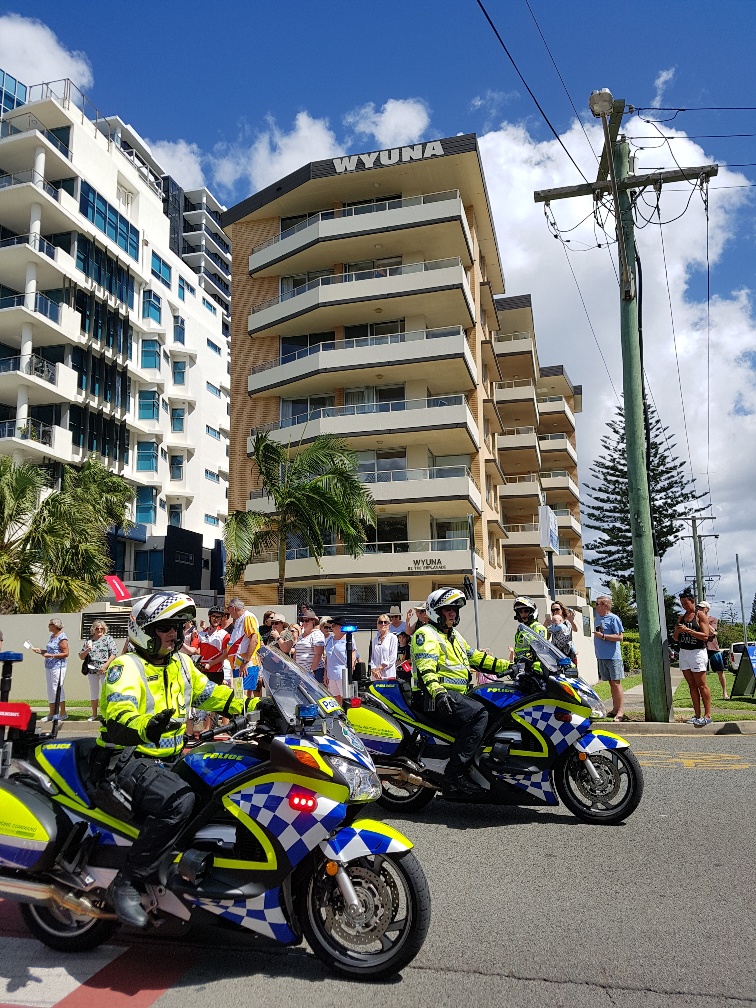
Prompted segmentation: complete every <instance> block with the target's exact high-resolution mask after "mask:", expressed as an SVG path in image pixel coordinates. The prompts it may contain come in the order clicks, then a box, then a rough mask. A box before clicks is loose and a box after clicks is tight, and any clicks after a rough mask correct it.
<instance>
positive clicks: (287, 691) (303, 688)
mask: <svg viewBox="0 0 756 1008" xmlns="http://www.w3.org/2000/svg"><path fill="white" fill-rule="evenodd" d="M257 661H258V664H259V666H260V672H261V674H262V677H263V679H264V680H265V685H266V686H267V687H268V692H269V693H270V695H271V697H272V698H273V700H274V701H275V703H276V706H277V707H278V709H279V711H280V712H281V714H282V716H283V717H284V719H285V720H286V721H287V722H288V723H289V724H290V725H294V724H296V721H297V708H298V707H300V706H305V707H307V706H312V705H315V706H317V707H318V709H319V710H320V711H321V716H322V715H323V714H325V715H328V716H337V717H342V716H343V714H342V711H341V709H340V708H339V705H338V702H337V701H334V698H333V697H332V696H331V694H330V693H329V692H328V690H326V689H324V688H323V687H322V686H321V685H320V683H319V682H318V681H317V680H316V679H315V677H314V676H312V675H307V674H306V673H304V672H303V671H302V669H301V668H300V667H299V666H298V665H296V664H295V663H294V662H293V661H291V660H290V659H289V658H287V657H286V656H285V655H284V654H282V653H281V652H280V651H277V650H274V649H273V648H269V647H265V645H264V644H263V645H261V646H260V649H259V651H258V652H257Z"/></svg>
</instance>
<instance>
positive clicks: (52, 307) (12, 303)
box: [0, 294, 60, 322]
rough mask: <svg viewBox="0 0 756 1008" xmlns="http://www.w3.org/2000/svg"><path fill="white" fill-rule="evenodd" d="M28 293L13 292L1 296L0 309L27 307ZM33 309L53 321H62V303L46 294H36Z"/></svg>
mask: <svg viewBox="0 0 756 1008" xmlns="http://www.w3.org/2000/svg"><path fill="white" fill-rule="evenodd" d="M26 299H27V295H26V294H11V295H10V296H9V297H4V298H0V311H2V309H3V308H25V307H28V306H27V304H26ZM32 311H35V312H39V314H40V315H44V316H45V318H49V319H50V321H51V322H60V305H59V304H56V303H55V302H54V301H51V300H50V299H49V298H46V297H45V295H44V294H35V295H34V307H33V309H32Z"/></svg>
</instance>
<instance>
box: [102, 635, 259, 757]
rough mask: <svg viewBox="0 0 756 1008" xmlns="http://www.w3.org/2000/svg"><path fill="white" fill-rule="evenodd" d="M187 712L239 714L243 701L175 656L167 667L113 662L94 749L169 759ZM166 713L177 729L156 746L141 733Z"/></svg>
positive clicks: (130, 659)
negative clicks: (131, 748) (194, 709)
mask: <svg viewBox="0 0 756 1008" xmlns="http://www.w3.org/2000/svg"><path fill="white" fill-rule="evenodd" d="M192 707H200V708H202V710H210V711H221V712H222V713H223V714H225V715H227V716H233V715H235V714H241V713H242V712H243V710H244V701H243V700H239V699H236V698H235V697H234V691H233V690H232V689H230V687H228V686H216V685H215V683H212V682H210V680H209V679H208V678H207V676H204V675H203V674H202V673H201V672H200V670H199V669H198V668H197V666H196V665H195V664H194V662H193V661H192V660H191V659H190V658H189V656H188V655H185V654H181V652H179V653H177V654H174V655H173V656H172V657H171V658H170V660H169V661H168V663H167V664H166V665H151V664H150V663H149V662H147V661H145V660H144V659H143V658H141V657H140V656H139V655H137V654H134V653H130V654H125V655H121V656H120V657H119V658H116V659H115V660H114V661H113V662H112V663H111V664H110V665H109V666H108V671H107V672H106V673H105V682H104V683H103V684H102V690H101V694H100V710H101V712H102V717H103V720H104V721H105V724H104V725H103V727H102V729H101V730H100V735H99V737H98V739H97V743H98V745H100V746H107V747H108V748H111V749H125V748H126V747H127V746H134V747H135V751H136V752H137V753H141V754H143V755H145V756H156V757H163V758H170V757H173V756H177V755H178V754H179V753H180V752H181V750H182V748H183V746H184V741H185V738H184V729H185V724H184V722H185V721H186V719H187V717H188V716H189V711H190V709H191V708H192ZM164 710H170V711H171V713H172V715H173V717H174V718H175V719H176V720H178V721H180V722H181V727H180V728H176V729H174V730H172V731H166V732H164V733H163V735H162V737H161V738H160V741H159V742H158V744H157V745H156V744H155V743H154V742H151V741H150V740H149V739H148V738H147V736H146V735H145V732H146V730H147V725H148V724H149V722H150V719H151V718H152V717H154V715H155V714H160V712H161V711H164Z"/></svg>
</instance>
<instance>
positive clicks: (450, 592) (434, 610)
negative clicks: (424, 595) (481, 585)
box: [425, 588, 467, 626]
mask: <svg viewBox="0 0 756 1008" xmlns="http://www.w3.org/2000/svg"><path fill="white" fill-rule="evenodd" d="M466 602H467V599H466V598H465V595H464V592H461V591H460V590H459V588H437V589H436V590H435V591H432V592H431V593H430V595H429V596H428V599H427V601H426V603H425V611H426V612H427V613H428V619H429V620H430V621H431V623H435V624H438V622H439V620H440V619H441V613H440V612H439V609H440V608H441V607H442V606H454V608H455V609H456V610H457V618H456V619H455V621H454V624H453V625H454V626H457V625H458V624H459V610H460V609H461V608H462V606H463V605H465V604H466Z"/></svg>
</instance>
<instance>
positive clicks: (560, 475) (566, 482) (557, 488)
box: [541, 469, 580, 503]
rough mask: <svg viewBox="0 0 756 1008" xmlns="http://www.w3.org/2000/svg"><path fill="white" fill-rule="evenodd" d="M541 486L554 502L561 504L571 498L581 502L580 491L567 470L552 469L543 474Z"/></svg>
mask: <svg viewBox="0 0 756 1008" xmlns="http://www.w3.org/2000/svg"><path fill="white" fill-rule="evenodd" d="M541 485H542V486H543V489H544V490H548V491H549V492H550V496H551V498H552V500H554V502H555V503H556V502H561V501H563V500H566V499H569V498H570V497H572V498H574V499H575V500H580V491H579V490H578V487H577V484H576V483H575V481H574V480H573V478H572V476H570V474H569V473H568V472H567V470H566V469H552V470H551V471H550V472H542V473H541Z"/></svg>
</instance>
